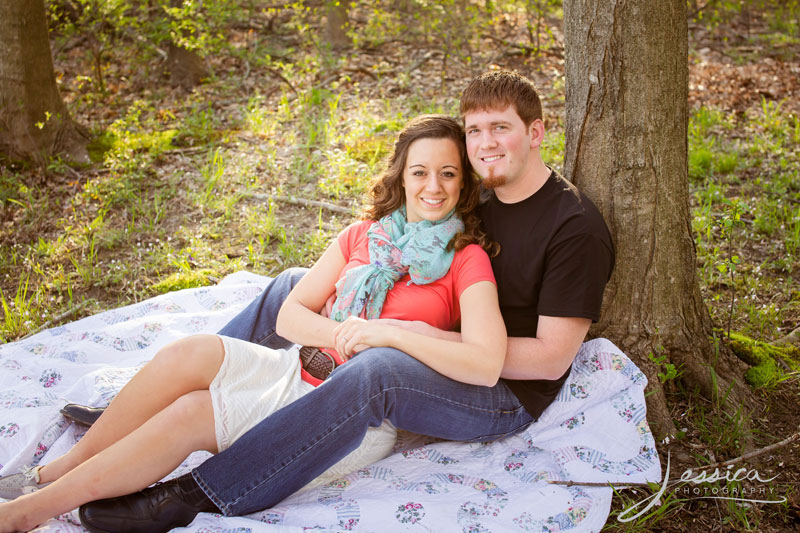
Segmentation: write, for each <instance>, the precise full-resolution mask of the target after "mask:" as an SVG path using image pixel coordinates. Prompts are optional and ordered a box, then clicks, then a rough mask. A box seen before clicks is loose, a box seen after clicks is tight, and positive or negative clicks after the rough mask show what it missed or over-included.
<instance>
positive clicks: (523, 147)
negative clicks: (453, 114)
mask: <svg viewBox="0 0 800 533" xmlns="http://www.w3.org/2000/svg"><path fill="white" fill-rule="evenodd" d="M535 122H536V121H534V123H535ZM532 126H533V123H532V124H531V126H529V127H527V128H526V127H525V123H524V122H522V119H521V118H520V117H519V115H518V114H517V110H516V109H514V107H513V106H508V107H506V108H505V109H486V110H481V111H470V112H469V113H467V114H466V115H464V127H465V128H464V129H465V131H466V135H467V136H466V139H467V153H468V154H469V160H470V162H471V163H472V166H473V167H474V168H475V171H476V172H477V173H478V174H480V176H481V177H482V178H483V185H484V187H486V188H489V189H491V188H494V187H501V186H503V185H506V184H511V183H513V182H515V181H518V180H520V179H521V178H522V177H523V176H524V175H525V174H526V172H527V170H528V161H529V156H530V153H531V148H532V147H533V144H534V143H533V142H532V141H533V139H534V135H533V133H532ZM537 146H538V144H537Z"/></svg>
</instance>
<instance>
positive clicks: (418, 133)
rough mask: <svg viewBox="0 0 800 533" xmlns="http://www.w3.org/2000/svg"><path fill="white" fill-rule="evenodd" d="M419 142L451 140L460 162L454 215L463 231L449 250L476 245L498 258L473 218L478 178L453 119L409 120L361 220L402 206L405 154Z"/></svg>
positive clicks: (424, 118) (459, 126) (388, 212)
mask: <svg viewBox="0 0 800 533" xmlns="http://www.w3.org/2000/svg"><path fill="white" fill-rule="evenodd" d="M419 139H451V140H452V141H453V142H455V143H456V146H457V147H458V154H459V157H460V159H461V169H462V172H461V175H462V179H463V181H464V188H463V189H461V194H460V196H459V198H458V203H457V204H456V213H458V215H459V216H460V217H461V220H463V221H464V231H463V232H461V233H459V234H457V235H456V236H455V237H454V238H453V240H452V241H451V242H450V243H449V245H448V248H450V247H452V248H454V249H455V250H461V249H462V248H464V247H466V246H467V245H468V244H473V243H474V244H477V245H479V246H480V247H481V248H483V249H484V250H486V252H487V253H489V255H491V256H494V255H497V249H498V245H497V244H496V243H494V242H492V241H490V240H489V239H488V238H487V237H486V234H485V233H484V231H483V229H482V228H481V221H480V219H479V218H478V215H477V214H476V208H477V206H478V202H479V201H480V185H479V181H478V176H477V175H476V174H475V172H474V171H473V170H472V165H471V164H470V162H469V157H468V156H467V147H466V145H465V144H464V129H463V128H462V127H461V124H460V123H458V122H457V121H456V120H455V119H452V118H450V117H448V116H445V115H421V116H419V117H416V118H413V119H411V121H409V123H408V124H406V127H405V128H403V131H401V132H400V134H399V135H398V136H397V141H395V143H394V151H393V153H392V155H391V157H389V159H388V161H387V165H386V170H384V172H383V174H381V175H380V176H379V177H378V178H377V179H376V180H375V181H374V182H373V184H372V187H371V188H370V190H369V193H368V194H369V204H370V205H369V206H367V207H366V208H365V212H364V217H365V218H367V219H371V220H379V219H380V218H381V217H384V216H386V215H388V214H390V213H392V212H393V211H395V210H397V209H400V207H402V206H403V204H405V199H406V196H405V192H404V191H403V170H404V169H405V166H406V159H407V158H408V150H409V148H410V147H411V144H412V143H413V142H414V141H417V140H419Z"/></svg>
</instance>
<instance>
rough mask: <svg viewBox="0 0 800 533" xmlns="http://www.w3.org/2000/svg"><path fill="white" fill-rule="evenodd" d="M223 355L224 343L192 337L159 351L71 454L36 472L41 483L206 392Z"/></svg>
mask: <svg viewBox="0 0 800 533" xmlns="http://www.w3.org/2000/svg"><path fill="white" fill-rule="evenodd" d="M224 355H225V353H224V349H223V346H222V341H221V340H220V339H219V337H217V336H216V335H194V336H192V337H187V338H185V339H181V340H179V341H176V342H173V343H171V344H168V345H167V346H165V347H164V348H162V349H161V350H159V351H158V353H156V355H155V357H153V360H152V361H150V362H149V363H147V365H145V366H144V368H142V369H141V370H140V371H139V372H137V373H136V375H135V376H133V379H131V380H130V381H129V382H128V384H126V385H125V386H124V387H123V388H122V390H121V391H120V392H119V394H117V397H116V398H114V400H113V401H112V402H111V404H110V405H109V406H108V409H106V412H105V413H103V415H102V416H101V417H100V418H99V419H98V420H97V422H95V424H94V425H93V426H92V427H91V428H90V429H89V431H87V432H86V435H84V437H83V438H82V439H81V440H80V441H79V442H78V443H77V444H76V445H75V446H74V447H73V448H72V449H71V450H70V451H69V452H67V453H66V454H65V455H63V456H61V457H59V458H58V459H55V460H54V461H52V462H50V463H48V464H47V465H45V466H44V467H43V468H42V469H41V470H40V471H39V477H40V481H41V482H42V483H47V482H50V481H53V480H56V479H58V478H60V477H61V476H63V475H64V474H66V473H67V472H69V471H70V470H72V469H73V468H75V467H76V466H78V465H79V464H81V463H82V462H84V461H86V460H87V459H89V458H90V457H92V456H93V455H95V454H97V453H99V452H100V451H102V450H104V449H105V448H107V447H108V446H110V445H111V444H113V443H115V442H117V441H118V440H120V439H121V438H123V437H124V436H126V435H128V434H129V433H130V432H131V431H133V430H134V429H136V428H138V427H139V426H141V425H142V424H144V423H145V422H146V421H147V420H148V419H149V418H150V417H152V416H153V415H155V414H156V413H158V412H160V411H161V410H162V409H164V408H165V407H166V406H168V405H170V404H171V403H172V402H174V401H175V400H176V399H178V398H180V397H182V396H183V395H184V394H187V393H189V392H192V391H196V390H208V386H209V385H210V384H211V381H212V380H213V379H214V376H216V375H217V372H218V371H219V368H220V365H221V364H222V360H223V358H224ZM212 428H213V426H212Z"/></svg>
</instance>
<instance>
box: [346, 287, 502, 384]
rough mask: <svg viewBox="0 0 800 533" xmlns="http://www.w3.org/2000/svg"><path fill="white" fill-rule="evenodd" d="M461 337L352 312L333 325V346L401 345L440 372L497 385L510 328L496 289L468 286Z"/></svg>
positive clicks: (461, 300)
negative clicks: (431, 333) (415, 330)
mask: <svg viewBox="0 0 800 533" xmlns="http://www.w3.org/2000/svg"><path fill="white" fill-rule="evenodd" d="M459 304H460V306H461V342H456V341H451V340H445V339H439V338H432V337H428V336H425V335H420V334H418V333H413V332H409V331H407V330H404V329H401V328H398V327H395V326H390V325H387V324H386V323H381V322H380V321H367V320H363V319H359V318H354V317H350V318H348V319H347V320H346V321H345V322H342V323H341V324H340V325H338V326H337V327H336V330H335V343H336V344H335V346H336V350H337V351H338V352H339V353H340V354H343V355H344V354H346V355H347V356H350V355H352V354H353V352H354V350H355V347H356V346H358V345H359V344H365V345H368V346H372V347H376V346H390V347H392V348H397V349H398V350H402V351H404V352H406V353H407V354H409V355H410V356H412V357H414V358H415V359H417V360H419V361H420V362H422V363H425V364H426V365H428V366H429V367H431V368H432V369H434V370H436V371H437V372H439V373H440V374H443V375H445V376H447V377H449V378H452V379H455V380H457V381H461V382H464V383H471V384H473V385H485V386H493V385H495V384H496V383H497V380H498V379H499V378H500V371H501V369H502V368H503V360H504V358H505V355H506V342H507V338H506V328H505V324H504V323H503V317H502V315H501V314H500V307H499V305H498V302H497V289H496V287H495V285H494V284H493V283H491V282H490V281H479V282H477V283H474V284H472V285H470V286H469V287H467V288H466V289H464V291H463V292H462V293H461V297H460V298H459Z"/></svg>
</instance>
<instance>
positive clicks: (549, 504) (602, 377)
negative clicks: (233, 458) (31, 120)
mask: <svg viewBox="0 0 800 533" xmlns="http://www.w3.org/2000/svg"><path fill="white" fill-rule="evenodd" d="M268 283H269V278H265V277H262V276H257V275H254V274H250V273H247V272H239V273H237V274H233V275H231V276H228V277H227V278H225V279H224V280H223V281H222V282H221V283H220V284H219V285H217V286H214V287H205V288H201V289H187V290H183V291H178V292H174V293H170V294H165V295H162V296H158V297H155V298H152V299H150V300H147V301H144V302H140V303H138V304H134V305H130V306H127V307H123V308H120V309H115V310H112V311H108V312H105V313H101V314H99V315H95V316H91V317H87V318H84V319H82V320H79V321H76V322H73V323H70V324H67V325H64V326H59V327H55V328H52V329H49V330H46V331H43V332H41V333H38V334H36V335H34V336H32V337H29V338H27V339H23V340H21V341H18V342H14V343H9V344H6V345H3V346H0V474H2V475H5V474H10V473H13V472H17V471H18V470H19V469H20V468H21V467H22V466H23V465H32V464H39V463H42V464H46V463H47V462H48V461H51V460H52V459H54V458H55V457H58V456H59V455H61V454H63V453H64V452H65V451H66V450H67V449H69V448H70V447H71V446H72V445H73V444H74V443H75V442H77V440H78V439H80V438H81V436H82V435H83V433H84V430H83V429H82V428H81V427H80V426H77V425H75V424H70V423H68V422H67V421H66V420H65V419H64V418H63V417H61V416H60V415H59V414H58V410H59V409H60V408H61V407H62V406H63V405H64V404H66V403H69V402H77V403H83V404H88V405H94V406H105V405H107V404H108V402H110V401H111V399H112V398H113V397H114V395H115V394H116V393H117V392H118V391H119V389H120V388H121V387H122V386H123V385H124V384H125V383H126V382H127V381H128V380H129V379H130V377H131V376H132V375H133V374H134V373H135V372H136V371H137V370H138V369H139V368H141V366H142V365H144V364H145V363H146V362H147V361H148V360H149V359H150V358H152V357H153V355H154V354H155V352H156V351H157V350H158V349H159V348H160V347H161V346H163V345H165V344H167V343H168V342H171V341H173V340H175V339H178V338H180V337H182V336H185V335H187V334H192V333H197V332H214V331H217V330H218V329H220V328H221V327H222V326H223V325H224V324H225V323H226V322H227V321H228V320H230V319H231V318H232V317H233V316H234V315H235V314H236V313H237V312H238V311H239V310H241V309H242V308H243V307H244V306H245V305H246V304H247V303H249V302H250V301H251V300H252V299H253V298H254V297H255V296H256V295H258V293H259V292H260V291H261V290H262V289H263V287H264V286H265V285H266V284H268ZM645 385H646V379H645V377H644V375H643V374H642V373H641V372H640V371H639V369H638V368H637V367H636V366H635V365H634V364H633V363H632V362H631V361H630V360H629V359H628V358H627V357H626V356H625V354H623V353H622V352H621V351H620V350H619V349H618V348H617V347H616V346H614V345H613V344H612V343H611V342H609V341H608V340H605V339H596V340H593V341H590V342H587V343H585V344H584V345H583V347H582V348H581V350H580V352H579V353H578V356H577V357H576V360H575V363H574V364H573V368H572V372H571V375H570V377H569V379H568V380H567V382H566V383H565V384H564V387H563V388H562V390H561V392H560V394H559V396H558V398H557V399H556V401H555V402H554V403H553V404H552V405H551V406H550V407H549V408H548V409H547V410H546V411H545V412H544V413H543V414H542V416H541V417H540V419H539V420H538V421H537V422H536V423H534V424H532V425H531V426H530V427H528V428H527V429H526V430H525V431H523V432H521V433H519V434H517V435H514V436H511V437H508V438H505V439H501V440H499V441H495V442H492V443H456V442H441V441H436V440H435V439H431V438H429V437H424V436H420V435H413V434H410V433H406V432H402V431H401V432H400V435H399V439H398V443H397V445H396V447H395V452H396V453H394V454H392V455H390V456H389V457H387V458H386V459H384V460H382V461H379V462H378V463H375V464H373V465H371V466H369V467H367V468H364V469H362V470H358V471H356V472H352V473H350V474H348V475H346V476H344V477H342V478H339V479H337V480H334V481H332V482H330V483H327V484H325V485H320V486H316V487H313V488H310V489H307V490H303V491H300V492H298V493H296V494H294V495H292V496H291V497H289V498H287V499H286V500H284V501H283V502H281V503H280V504H279V505H277V506H275V507H273V508H271V509H266V510H264V511H261V512H258V513H254V514H252V515H249V516H244V517H227V518H226V517H223V516H220V515H218V514H210V513H203V514H200V515H198V517H197V519H195V521H194V522H193V523H192V524H191V525H190V526H189V527H188V528H186V530H187V531H195V532H207V533H211V532H214V533H225V532H231V533H233V532H237V533H238V532H242V533H244V532H251V531H252V532H258V531H276V532H278V531H279V532H295V531H296V532H300V531H309V530H316V531H365V532H366V531H370V532H372V531H376V532H377V531H380V532H385V531H464V532H495V531H539V532H556V531H569V532H589V531H599V530H600V529H601V528H602V527H603V525H604V524H605V522H606V520H607V518H608V514H609V509H610V505H611V498H612V490H611V489H610V488H608V487H590V486H581V485H573V486H565V485H556V484H552V483H550V481H555V480H563V481H568V480H571V481H580V482H592V483H597V482H613V483H617V484H623V483H625V482H644V481H659V480H660V479H661V467H660V463H659V459H658V455H657V452H656V449H655V443H654V441H653V436H652V434H651V432H650V429H649V427H648V426H647V420H646V418H645V402H644V387H645ZM207 456H208V454H206V453H205V452H198V453H196V454H193V455H192V456H190V457H189V458H188V459H187V460H186V461H185V462H184V463H183V464H182V465H181V466H180V467H179V468H178V469H177V470H176V471H175V472H174V473H173V474H171V475H170V476H169V477H172V476H173V475H178V474H181V473H183V472H186V471H188V470H189V469H190V468H192V467H193V466H195V465H197V464H199V463H200V462H202V461H203V460H204V459H205V458H206V457H207ZM37 531H62V532H71V531H74V532H79V531H83V528H81V526H80V523H79V522H78V520H77V512H75V511H73V512H71V513H67V514H64V515H61V516H59V517H57V518H55V519H53V520H50V521H49V522H48V523H47V524H45V525H44V526H43V527H42V528H41V529H39V530H37Z"/></svg>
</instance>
